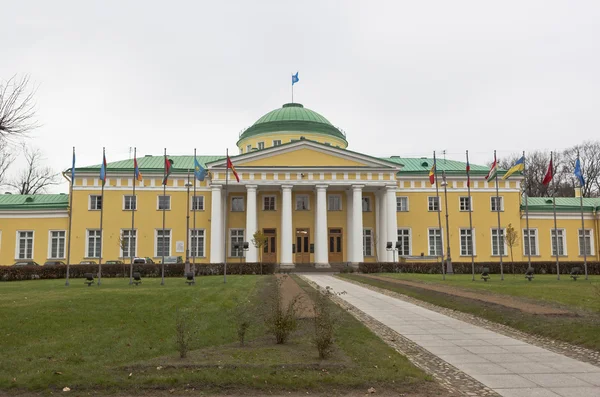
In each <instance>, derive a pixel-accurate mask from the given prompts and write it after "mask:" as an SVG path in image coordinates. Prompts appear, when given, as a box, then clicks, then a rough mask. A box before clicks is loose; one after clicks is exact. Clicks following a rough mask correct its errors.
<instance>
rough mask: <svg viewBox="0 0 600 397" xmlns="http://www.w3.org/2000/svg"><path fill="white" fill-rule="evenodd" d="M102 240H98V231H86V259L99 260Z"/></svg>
mask: <svg viewBox="0 0 600 397" xmlns="http://www.w3.org/2000/svg"><path fill="white" fill-rule="evenodd" d="M101 244H102V239H101V238H100V230H97V229H94V230H88V231H87V252H86V254H87V255H86V257H87V258H100V253H101V252H102V246H101Z"/></svg>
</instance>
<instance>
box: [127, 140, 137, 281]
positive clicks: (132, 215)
mask: <svg viewBox="0 0 600 397" xmlns="http://www.w3.org/2000/svg"><path fill="white" fill-rule="evenodd" d="M136 162H137V148H136V147H134V148H133V193H132V194H133V202H134V203H135V208H131V232H130V233H129V257H130V259H131V261H130V262H131V263H130V264H129V285H132V284H133V259H134V256H135V255H134V252H133V250H132V248H133V247H132V245H133V244H132V241H133V234H134V233H135V235H136V242H137V233H136V232H135V211H136V210H137V197H136V196H135V182H136V180H137V176H136V174H135V166H136Z"/></svg>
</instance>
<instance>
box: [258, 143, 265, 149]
mask: <svg viewBox="0 0 600 397" xmlns="http://www.w3.org/2000/svg"><path fill="white" fill-rule="evenodd" d="M264 148H265V143H264V142H258V150H263V149H264Z"/></svg>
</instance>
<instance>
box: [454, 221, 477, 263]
mask: <svg viewBox="0 0 600 397" xmlns="http://www.w3.org/2000/svg"><path fill="white" fill-rule="evenodd" d="M465 230H466V231H471V241H473V256H477V242H476V241H475V236H476V234H475V228H473V229H471V228H468V227H461V228H459V229H458V248H459V252H460V256H467V257H470V256H471V254H469V252H468V251H467V253H464V252H463V246H462V237H463V235H462V232H463V231H465Z"/></svg>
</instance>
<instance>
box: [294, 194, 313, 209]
mask: <svg viewBox="0 0 600 397" xmlns="http://www.w3.org/2000/svg"><path fill="white" fill-rule="evenodd" d="M299 198H306V208H300V209H299V208H298V199H299ZM294 209H295V210H296V211H310V195H308V194H297V195H296V198H295V199H294Z"/></svg>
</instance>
